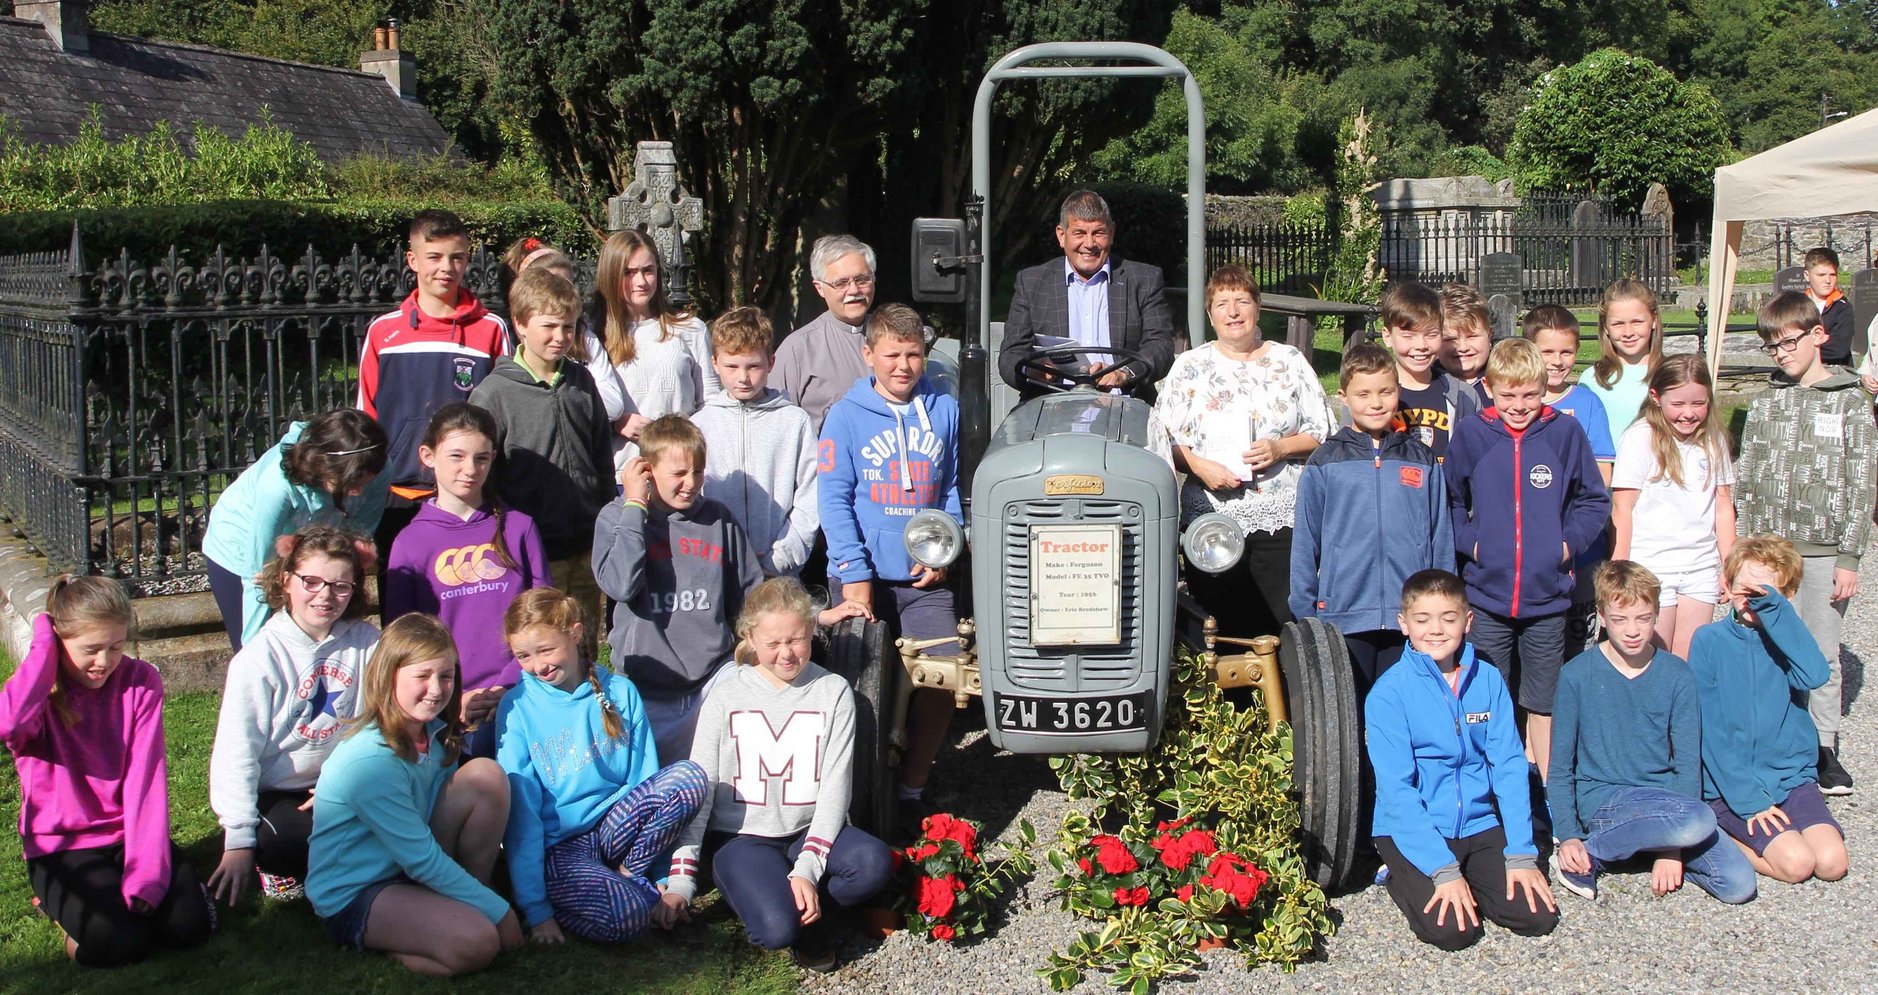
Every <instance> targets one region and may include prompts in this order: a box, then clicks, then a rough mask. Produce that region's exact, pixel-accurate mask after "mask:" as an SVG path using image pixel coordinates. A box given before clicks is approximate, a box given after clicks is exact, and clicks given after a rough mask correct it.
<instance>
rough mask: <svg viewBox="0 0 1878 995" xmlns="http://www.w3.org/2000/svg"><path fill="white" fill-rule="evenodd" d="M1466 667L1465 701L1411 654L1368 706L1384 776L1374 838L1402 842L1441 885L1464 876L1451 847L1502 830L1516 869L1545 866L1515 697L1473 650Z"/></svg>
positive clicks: (1428, 663) (1465, 655)
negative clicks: (1500, 827) (1535, 836)
mask: <svg viewBox="0 0 1878 995" xmlns="http://www.w3.org/2000/svg"><path fill="white" fill-rule="evenodd" d="M1460 667H1461V677H1460V688H1459V693H1458V694H1457V693H1456V692H1455V691H1453V690H1450V689H1449V687H1448V680H1447V678H1446V677H1443V676H1442V674H1441V669H1440V667H1438V666H1437V665H1436V664H1435V661H1434V660H1433V659H1431V658H1430V657H1429V656H1428V654H1426V653H1420V652H1417V651H1416V650H1414V649H1413V648H1410V649H1405V650H1403V651H1402V659H1401V660H1400V661H1399V662H1397V663H1396V665H1395V666H1393V667H1390V668H1389V669H1388V671H1386V672H1385V673H1384V674H1383V675H1382V676H1381V677H1378V678H1377V679H1376V686H1375V687H1374V688H1371V689H1370V692H1369V698H1368V699H1366V703H1365V714H1366V715H1367V716H1368V721H1367V727H1366V733H1367V737H1366V738H1367V741H1368V746H1369V761H1370V764H1371V765H1372V766H1374V767H1375V769H1376V820H1375V835H1377V836H1387V837H1389V838H1390V839H1391V840H1392V841H1394V843H1395V846H1396V849H1398V850H1400V851H1402V855H1403V856H1404V857H1407V858H1408V859H1409V862H1410V863H1413V864H1414V865H1415V868H1416V870H1419V871H1421V872H1422V873H1423V874H1426V875H1428V876H1429V877H1430V878H1433V879H1434V882H1435V884H1437V885H1440V884H1446V883H1447V882H1449V881H1452V880H1455V879H1457V878H1459V877H1460V875H1461V871H1460V865H1459V863H1458V862H1457V861H1456V860H1455V859H1454V852H1453V851H1452V850H1449V849H1448V844H1447V841H1448V840H1454V839H1461V838H1463V837H1467V836H1472V835H1474V834H1475V833H1482V832H1486V831H1487V830H1489V829H1492V828H1493V827H1494V826H1496V825H1503V826H1505V828H1506V866H1507V867H1508V869H1521V868H1536V867H1537V866H1538V855H1539V850H1538V848H1537V847H1536V846H1534V845H1533V840H1532V802H1531V800H1530V798H1531V796H1530V793H1529V792H1530V789H1529V788H1528V787H1527V779H1526V754H1525V748H1524V747H1522V746H1521V745H1520V742H1519V728H1518V724H1517V723H1516V722H1515V721H1514V719H1513V699H1512V696H1511V695H1509V694H1508V693H1507V690H1506V681H1505V679H1504V678H1502V677H1501V676H1500V671H1499V670H1498V669H1497V668H1495V667H1494V666H1493V665H1491V664H1488V665H1486V666H1482V665H1481V663H1480V661H1479V660H1478V658H1476V657H1475V656H1474V646H1473V644H1472V643H1465V644H1463V645H1462V648H1461V662H1460ZM1496 808H1497V809H1498V814H1497V815H1496V814H1495V809H1496Z"/></svg>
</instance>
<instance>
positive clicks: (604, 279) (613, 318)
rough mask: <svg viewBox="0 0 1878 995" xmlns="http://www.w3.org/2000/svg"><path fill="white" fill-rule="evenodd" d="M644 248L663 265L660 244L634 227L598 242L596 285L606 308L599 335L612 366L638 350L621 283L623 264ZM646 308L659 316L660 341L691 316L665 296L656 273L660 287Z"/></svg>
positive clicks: (626, 360)
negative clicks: (679, 309) (675, 307)
mask: <svg viewBox="0 0 1878 995" xmlns="http://www.w3.org/2000/svg"><path fill="white" fill-rule="evenodd" d="M640 249H644V250H646V251H647V252H650V253H652V261H653V262H655V263H658V264H659V268H660V269H661V271H662V270H663V269H664V266H665V260H664V257H663V256H661V255H659V247H658V245H656V244H655V243H654V242H653V241H652V236H650V235H647V234H646V233H645V232H642V231H640V230H638V229H637V228H626V229H623V230H620V231H616V232H614V233H613V234H611V235H609V236H607V239H606V242H605V244H603V245H601V246H600V261H599V264H598V265H597V266H596V267H595V273H594V281H593V282H594V284H595V289H596V290H598V291H599V292H600V302H601V304H602V308H601V310H603V311H604V312H605V321H604V324H603V325H602V333H601V339H602V340H603V342H604V344H605V345H606V355H607V358H608V359H610V360H612V361H613V365H614V366H624V365H626V364H627V363H630V362H632V361H633V357H634V355H636V354H637V353H638V351H639V350H638V345H637V344H636V343H635V342H634V341H633V319H632V315H630V314H629V313H628V309H627V307H626V294H625V293H624V292H623V291H622V290H621V284H623V283H624V282H625V280H626V264H627V262H628V261H630V260H631V259H632V257H633V253H635V252H638V251H639V250H640ZM646 308H647V310H649V311H650V312H651V315H652V317H654V318H657V319H658V320H659V341H660V342H663V341H665V340H666V339H669V338H671V337H672V335H673V332H674V326H676V325H677V324H678V323H679V322H681V321H687V320H689V319H690V318H691V312H689V311H674V310H672V309H671V304H670V303H669V302H668V301H667V300H666V297H665V275H664V273H663V272H661V273H660V274H659V289H658V290H657V291H654V292H653V294H652V299H651V300H649V301H647V302H646Z"/></svg>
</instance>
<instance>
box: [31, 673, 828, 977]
mask: <svg viewBox="0 0 1878 995" xmlns="http://www.w3.org/2000/svg"><path fill="white" fill-rule="evenodd" d="M12 672H13V662H12V661H11V660H9V659H6V657H5V654H4V653H3V652H0V674H11V673H12ZM219 698H220V696H219V695H216V694H187V695H176V696H172V697H171V698H170V699H169V701H168V703H167V707H166V709H165V720H166V721H165V727H166V728H165V731H166V733H167V739H168V743H169V765H170V768H169V770H170V823H171V827H172V832H173V834H174V835H175V837H176V840H177V842H179V843H181V844H182V845H183V847H184V848H185V849H186V850H188V852H189V855H190V857H191V858H192V859H193V861H194V863H195V866H196V867H197V869H198V870H200V871H201V872H202V873H203V876H204V877H205V878H206V877H207V874H208V871H210V870H212V869H214V866H215V861H216V860H217V859H219V857H220V855H221V831H220V829H219V828H218V827H217V825H216V822H215V815H214V813H212V812H211V811H210V810H209V802H208V777H209V748H210V745H211V743H212V742H213V740H214V735H215V715H216V709H217V708H218V707H219ZM8 759H9V760H10V759H11V758H10V756H9V757H8ZM19 803H20V795H19V782H18V781H17V780H16V779H15V777H14V774H13V765H12V763H10V762H5V763H0V823H3V824H5V825H6V826H7V827H8V828H9V829H11V828H13V827H16V826H18V824H19ZM4 836H5V838H4V839H0V992H21V993H26V992H32V993H41V992H122V991H152V990H178V989H181V988H182V986H184V985H189V986H192V987H195V988H196V989H198V990H213V991H216V992H267V993H272V995H278V993H283V992H292V991H298V990H303V989H306V988H308V987H309V986H317V987H318V989H320V990H328V991H346V992H381V991H382V992H391V991H396V992H405V991H429V992H514V991H526V992H528V993H529V995H551V993H555V992H570V993H579V995H593V993H595V992H601V991H607V992H615V991H617V992H692V993H698V995H705V993H711V995H724V993H730V992H749V993H780V992H791V991H794V990H795V989H796V978H795V968H794V967H793V966H792V965H791V964H790V962H789V959H788V958H787V957H786V956H782V955H776V954H766V953H764V952H762V951H760V950H758V949H757V948H756V947H754V946H752V945H751V944H750V943H749V942H747V941H746V940H745V939H744V937H743V929H742V927H741V926H739V925H738V924H737V922H736V919H735V917H733V916H731V915H730V914H729V912H728V910H727V909H725V908H724V907H723V905H722V903H718V904H717V905H715V906H713V907H711V908H709V909H707V910H706V911H705V912H704V914H703V915H702V916H701V917H699V918H700V919H701V920H702V921H701V922H700V921H698V920H697V919H694V922H693V924H692V926H691V927H689V928H688V929H681V930H680V931H679V932H676V933H673V934H670V935H665V934H658V935H654V936H651V937H649V938H647V939H645V940H642V941H640V942H638V943H636V944H632V945H629V946H624V947H601V946H595V945H592V944H585V943H581V942H579V941H574V940H570V941H569V942H568V943H567V944H566V945H564V946H559V947H532V946H531V947H529V948H527V949H525V950H522V951H519V952H516V953H511V954H505V955H503V957H502V958H501V959H500V960H498V961H497V962H496V965H495V967H493V968H491V969H490V970H488V971H485V972H483V973H481V974H478V975H474V976H471V977H468V978H461V979H456V980H452V981H449V982H433V981H428V980H426V979H422V978H419V977H417V976H416V975H413V974H411V973H409V972H408V971H405V970H404V969H403V968H401V967H399V966H398V965H397V964H395V963H393V962H392V961H391V960H390V959H388V958H386V957H384V956H383V955H380V954H370V953H357V952H351V951H344V950H340V949H339V948H338V947H336V946H334V945H333V943H332V941H330V940H328V939H327V938H326V933H325V930H324V929H323V928H322V927H321V926H320V923H319V920H318V919H317V918H315V917H314V915H313V911H312V909H311V908H309V907H308V906H307V904H306V903H305V902H293V903H287V904H275V903H267V902H262V901H260V900H259V899H258V898H256V897H250V898H249V899H248V900H247V901H246V902H245V903H244V904H243V905H242V906H241V907H239V908H236V909H234V910H232V911H231V910H228V909H225V908H220V909H218V912H219V913H220V915H221V933H220V935H218V936H216V937H215V938H214V939H213V940H211V941H209V944H208V945H207V946H205V947H203V948H201V949H199V950H194V951H188V952H183V953H166V954H160V955H158V956H157V957H156V958H154V959H152V960H150V961H148V962H146V963H144V964H140V965H137V966H135V967H130V968H125V969H123V970H119V971H93V970H86V969H83V968H79V967H75V966H73V965H72V964H70V963H69V962H67V961H66V959H65V952H64V939H63V936H62V935H61V934H60V932H59V929H58V927H57V926H54V925H53V924H52V922H51V920H49V919H46V918H45V917H44V916H42V915H40V914H39V913H38V912H37V911H36V910H35V909H34V908H33V905H32V889H31V888H30V887H29V886H28V884H27V879H26V868H25V865H24V864H23V863H22V862H21V860H20V843H19V836H18V835H17V834H16V833H14V832H11V831H9V832H6V833H5V834H4ZM252 894H253V893H252V892H250V895H251V896H252ZM655 932H656V931H655Z"/></svg>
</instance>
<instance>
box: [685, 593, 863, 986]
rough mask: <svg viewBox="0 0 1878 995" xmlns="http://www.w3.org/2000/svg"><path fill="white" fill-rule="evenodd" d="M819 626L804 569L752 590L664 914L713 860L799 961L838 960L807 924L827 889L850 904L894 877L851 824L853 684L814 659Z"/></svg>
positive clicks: (716, 705) (755, 937)
mask: <svg viewBox="0 0 1878 995" xmlns="http://www.w3.org/2000/svg"><path fill="white" fill-rule="evenodd" d="M814 634H815V606H814V605H813V604H812V603H811V602H810V601H809V596H808V593H807V592H806V591H804V590H803V589H802V584H801V582H800V581H798V580H796V579H795V578H794V577H772V578H770V579H769V580H766V581H764V582H762V583H761V584H758V585H757V586H756V587H755V588H753V589H752V590H751V591H750V595H749V597H748V598H746V599H745V601H744V607H743V614H742V615H741V616H739V617H738V619H737V636H738V642H737V649H736V653H735V657H736V661H737V663H738V665H739V666H738V667H737V668H736V670H735V671H734V672H732V673H731V674H729V675H726V677H725V679H724V680H722V681H720V682H718V684H717V686H716V687H715V688H713V689H712V691H711V693H710V694H709V695H708V696H707V697H706V698H705V699H704V704H703V706H702V708H701V710H700V711H699V714H698V731H697V736H696V738H695V739H693V741H692V745H691V759H692V760H694V761H696V762H697V763H698V764H699V765H700V766H701V767H703V768H704V771H705V772H706V773H707V774H709V775H710V778H711V793H710V794H708V795H706V796H705V799H704V805H703V807H702V808H700V809H699V810H698V814H697V817H696V818H694V819H693V820H692V821H691V825H690V826H689V827H687V829H686V830H685V836H684V839H683V841H682V843H681V844H680V846H679V848H678V851H677V853H676V854H674V855H673V857H672V876H671V879H670V881H669V882H668V884H667V891H666V893H665V898H664V900H663V902H662V903H661V907H660V909H659V911H658V912H657V913H655V921H657V922H658V923H659V925H661V926H665V927H667V928H669V927H670V925H671V924H672V922H674V921H677V920H681V919H684V918H686V916H687V913H686V911H685V910H686V906H687V905H688V903H689V902H690V900H691V898H692V896H693V894H694V893H695V892H696V888H697V883H696V882H697V873H698V864H699V862H700V860H701V859H702V858H704V857H709V859H710V861H711V863H712V866H713V868H714V870H713V876H714V877H715V878H716V880H717V887H718V890H720V891H722V892H723V893H724V899H725V900H726V901H728V902H729V903H730V907H731V908H732V909H733V910H734V911H735V912H736V913H737V918H739V919H741V920H742V921H743V927H744V931H745V932H746V933H748V934H749V937H750V940H751V942H753V943H755V944H756V945H758V946H760V947H764V948H766V949H769V950H780V949H782V948H783V947H790V948H792V952H793V953H794V955H795V958H796V963H797V964H799V965H801V966H802V967H805V968H808V969H810V970H814V971H828V970H832V969H833V968H834V967H835V957H834V953H833V950H832V949H831V948H830V947H829V946H828V944H827V942H826V941H825V940H824V939H823V938H822V937H821V936H820V935H818V934H819V931H817V930H813V929H805V927H813V926H814V925H815V924H816V923H817V922H819V921H821V918H822V913H821V901H822V897H821V896H822V894H823V892H824V891H825V892H826V893H827V895H828V897H830V898H832V899H834V900H835V902H836V903H837V904H840V905H842V906H847V907H852V906H855V905H858V904H860V903H861V902H864V901H867V900H868V899H869V898H872V897H873V896H874V895H875V894H876V893H878V892H879V891H880V889H881V888H882V887H883V886H885V885H886V883H887V880H888V878H889V877H891V876H892V873H893V864H892V859H893V858H892V855H891V853H890V852H889V850H888V849H887V845H886V844H885V843H882V842H881V841H880V840H877V839H875V838H874V837H872V836H869V835H868V834H866V833H864V832H862V831H860V830H859V829H855V828H854V827H852V826H848V825H847V821H848V798H849V794H850V791H851V788H852V785H851V778H852V775H853V755H854V693H853V692H852V691H850V690H849V689H848V682H847V681H845V680H843V679H842V678H841V677H840V676H839V675H836V674H831V673H829V672H828V671H826V670H823V669H822V668H821V667H818V666H816V665H815V664H814V663H811V662H810V661H809V643H810V640H811V639H812V638H813V637H814ZM701 851H702V852H701Z"/></svg>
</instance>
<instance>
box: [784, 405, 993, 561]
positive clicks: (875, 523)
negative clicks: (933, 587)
mask: <svg viewBox="0 0 1878 995" xmlns="http://www.w3.org/2000/svg"><path fill="white" fill-rule="evenodd" d="M958 457H959V402H958V401H956V400H953V399H952V398H951V397H950V396H949V395H946V394H942V393H940V392H939V389H938V388H937V387H935V386H933V382H932V380H931V379H929V378H927V377H921V378H920V380H919V383H918V385H917V386H915V387H914V389H913V399H912V401H911V402H909V403H907V404H904V405H894V404H890V403H888V401H887V399H886V398H885V397H883V396H881V394H880V392H879V391H877V390H875V389H874V378H873V376H871V375H869V376H865V377H862V378H860V379H859V380H856V381H855V382H854V386H853V387H850V388H848V393H847V394H846V396H844V397H842V399H841V400H839V401H836V402H835V404H834V406H833V407H831V408H829V409H828V417H827V418H826V419H825V420H824V421H823V422H822V438H821V442H820V444H819V453H818V459H817V462H816V474H817V478H816V503H817V504H818V506H819V507H820V509H821V513H822V534H823V535H825V536H827V537H828V572H829V573H830V574H831V575H833V576H835V577H838V578H840V580H841V582H842V583H844V584H852V583H857V582H859V581H864V580H874V579H880V580H887V581H907V580H911V579H912V578H913V573H912V570H913V561H912V559H911V558H910V557H908V556H907V554H906V544H905V541H904V540H903V538H902V536H904V535H905V533H906V523H907V520H908V519H910V518H911V517H912V516H913V514H914V513H915V512H918V511H920V510H922V509H925V508H942V509H944V510H945V511H946V512H947V513H948V514H950V515H951V516H952V517H953V518H955V519H958V520H959V523H960V524H961V525H962V524H964V521H965V519H964V510H963V508H962V507H961V506H960V503H959V458H958Z"/></svg>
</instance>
